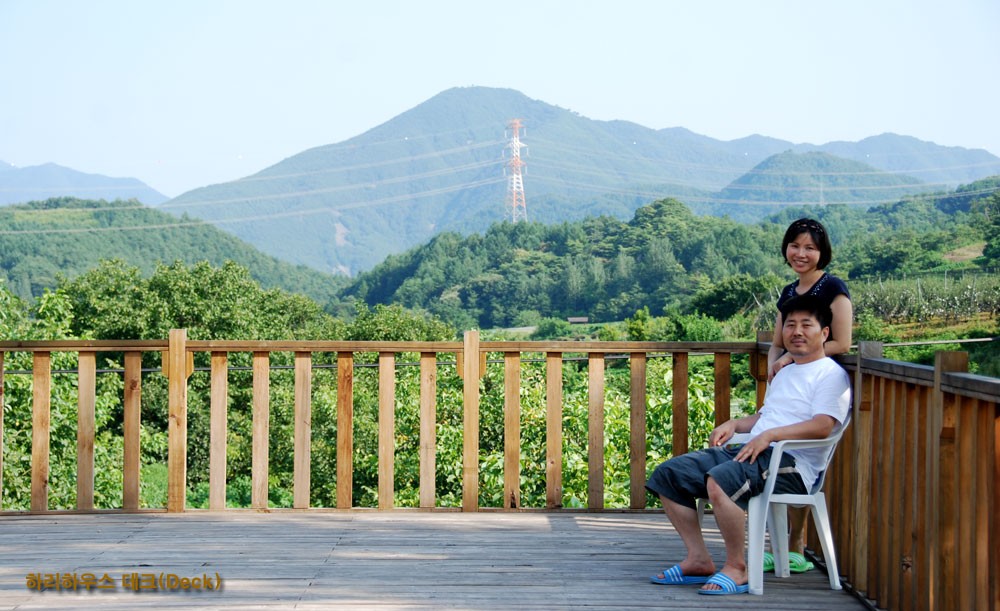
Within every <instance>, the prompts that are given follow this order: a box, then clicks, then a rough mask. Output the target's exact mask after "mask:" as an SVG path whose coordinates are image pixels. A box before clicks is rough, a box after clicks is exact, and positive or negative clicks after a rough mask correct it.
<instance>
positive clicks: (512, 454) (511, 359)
mask: <svg viewBox="0 0 1000 611" xmlns="http://www.w3.org/2000/svg"><path fill="white" fill-rule="evenodd" d="M503 362H504V401H503V414H504V419H503V507H504V508H505V509H520V507H521V353H520V352H505V353H504V357H503Z"/></svg>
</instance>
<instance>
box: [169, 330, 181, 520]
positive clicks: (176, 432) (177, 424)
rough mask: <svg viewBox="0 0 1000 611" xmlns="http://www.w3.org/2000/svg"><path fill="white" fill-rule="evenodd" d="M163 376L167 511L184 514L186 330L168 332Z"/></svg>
mask: <svg viewBox="0 0 1000 611" xmlns="http://www.w3.org/2000/svg"><path fill="white" fill-rule="evenodd" d="M164 363H165V364H166V365H167V367H166V369H167V371H165V372H164V373H166V375H167V405H168V411H169V415H170V422H169V424H168V425H167V511H168V512H171V513H178V512H182V511H184V506H185V504H186V498H187V329H171V330H170V336H169V340H168V349H167V354H166V358H165V359H164Z"/></svg>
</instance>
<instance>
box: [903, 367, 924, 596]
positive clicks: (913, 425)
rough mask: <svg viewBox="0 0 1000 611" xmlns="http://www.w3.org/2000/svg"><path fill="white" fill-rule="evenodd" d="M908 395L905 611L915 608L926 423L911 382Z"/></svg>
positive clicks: (905, 402)
mask: <svg viewBox="0 0 1000 611" xmlns="http://www.w3.org/2000/svg"><path fill="white" fill-rule="evenodd" d="M904 392H905V396H904V400H903V406H904V407H903V409H904V412H903V417H902V420H903V425H904V428H903V439H904V449H905V451H904V452H903V456H902V461H903V462H902V466H901V472H900V481H901V482H902V485H903V492H902V496H901V498H902V499H904V505H903V533H902V543H903V549H902V550H901V551H900V564H901V565H902V566H901V570H902V582H901V586H900V587H901V590H902V594H901V597H900V599H899V601H900V608H902V609H912V608H913V607H914V602H913V601H914V600H916V599H915V597H914V594H915V593H914V585H915V582H916V576H915V573H916V570H915V568H914V557H915V556H916V551H915V549H914V548H915V544H916V540H917V523H916V515H917V512H916V502H917V482H916V479H917V478H918V477H919V478H920V479H924V473H923V469H921V468H920V463H919V462H918V461H917V446H918V445H919V443H920V442H919V441H918V439H917V431H918V430H919V426H918V423H919V424H922V423H923V421H922V420H920V419H918V417H917V414H918V413H919V412H918V409H917V403H916V399H917V392H916V386H915V385H913V384H910V383H906V384H905V390H904Z"/></svg>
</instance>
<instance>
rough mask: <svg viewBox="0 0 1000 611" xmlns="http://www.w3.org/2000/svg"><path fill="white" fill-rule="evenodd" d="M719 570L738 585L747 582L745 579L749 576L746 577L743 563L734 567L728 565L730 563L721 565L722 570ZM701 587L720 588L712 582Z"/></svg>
mask: <svg viewBox="0 0 1000 611" xmlns="http://www.w3.org/2000/svg"><path fill="white" fill-rule="evenodd" d="M719 572H720V573H722V574H723V575H725V576H726V577H729V578H730V579H732V580H733V581H734V582H736V585H738V586H741V585H743V584H745V583H747V581H749V578H748V577H747V567H746V565H743V566H742V567H736V566H730V565H728V564H727V565H726V566H724V567H722V570H721V571H719ZM686 574H687V573H685V575H686ZM701 589H702V590H721V589H722V588H720V587H719V586H718V585H716V584H714V583H706V584H705V585H704V586H702V587H701Z"/></svg>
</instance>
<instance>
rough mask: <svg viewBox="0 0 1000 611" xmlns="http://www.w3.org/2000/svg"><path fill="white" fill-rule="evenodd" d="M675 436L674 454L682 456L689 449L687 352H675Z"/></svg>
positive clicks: (673, 441) (673, 440)
mask: <svg viewBox="0 0 1000 611" xmlns="http://www.w3.org/2000/svg"><path fill="white" fill-rule="evenodd" d="M673 369H674V380H673V408H674V411H673V438H672V441H671V443H672V446H673V450H672V455H673V456H680V455H681V454H687V451H688V355H687V353H686V352H675V353H674V354H673Z"/></svg>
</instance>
